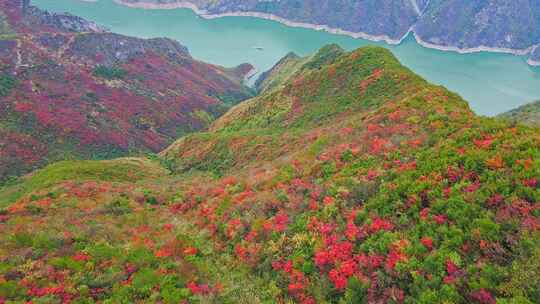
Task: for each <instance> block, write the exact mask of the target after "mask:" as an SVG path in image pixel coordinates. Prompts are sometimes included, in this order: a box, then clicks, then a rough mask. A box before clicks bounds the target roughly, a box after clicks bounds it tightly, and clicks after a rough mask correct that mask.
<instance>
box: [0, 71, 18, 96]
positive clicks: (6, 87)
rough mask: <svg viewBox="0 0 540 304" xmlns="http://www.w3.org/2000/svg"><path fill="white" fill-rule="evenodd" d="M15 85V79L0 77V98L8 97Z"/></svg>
mask: <svg viewBox="0 0 540 304" xmlns="http://www.w3.org/2000/svg"><path fill="white" fill-rule="evenodd" d="M16 85H17V79H15V78H14V77H12V76H9V75H6V74H3V75H0V97H4V96H8V95H9V94H10V93H11V90H12V89H13V88H14V87H15V86H16Z"/></svg>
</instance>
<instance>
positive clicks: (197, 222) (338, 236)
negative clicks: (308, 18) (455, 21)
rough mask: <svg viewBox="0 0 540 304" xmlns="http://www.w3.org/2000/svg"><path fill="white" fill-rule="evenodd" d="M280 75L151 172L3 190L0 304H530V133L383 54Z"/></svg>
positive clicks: (539, 191) (534, 229)
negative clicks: (475, 109)
mask: <svg viewBox="0 0 540 304" xmlns="http://www.w3.org/2000/svg"><path fill="white" fill-rule="evenodd" d="M288 59H289V60H284V61H282V63H283V64H281V65H280V66H281V68H279V67H276V68H275V69H274V70H273V71H272V72H271V73H270V74H268V75H267V77H266V79H265V81H264V82H265V83H268V84H272V85H271V86H270V87H268V88H266V89H263V93H262V94H261V95H259V96H257V97H255V98H253V99H251V100H249V101H246V102H244V103H241V104H239V105H237V106H235V107H234V108H233V109H231V110H230V111H229V112H228V113H227V114H225V115H224V116H222V117H221V118H219V119H218V120H217V121H216V122H214V123H213V124H212V126H211V128H210V129H209V130H208V131H206V132H202V133H195V134H191V135H188V136H185V137H182V138H181V139H179V140H178V141H177V142H175V143H174V144H173V145H171V146H170V147H169V148H168V149H166V150H165V151H163V152H162V153H161V154H160V155H159V158H157V159H153V160H145V159H129V160H122V159H120V160H115V161H107V162H82V163H79V162H63V163H58V164H54V165H51V166H48V167H47V168H45V169H43V170H39V171H37V172H35V173H34V174H33V175H31V176H27V177H25V178H23V179H21V180H19V181H18V182H17V183H15V184H13V185H10V186H9V187H4V188H3V189H2V190H0V198H2V200H0V205H2V206H3V208H4V209H3V210H2V211H1V212H0V229H1V231H2V234H0V244H1V246H0V302H5V301H20V302H23V301H30V300H32V301H33V302H38V301H41V302H55V301H56V302H63V303H68V302H79V303H95V302H103V303H149V302H150V303H185V302H187V303H305V304H312V303H421V304H427V303H478V304H494V303H536V302H537V299H538V298H540V294H539V293H538V291H539V290H540V264H539V261H540V259H539V257H540V247H539V245H538V244H540V243H539V241H540V234H539V229H540V205H539V202H540V183H539V180H538V177H539V176H540V136H539V134H540V133H539V131H538V129H533V128H529V127H526V126H523V125H514V124H511V123H508V122H506V121H504V120H499V119H491V118H483V117H477V116H475V115H474V114H473V113H472V112H471V111H470V110H469V109H468V107H467V104H466V102H465V101H463V100H462V99H461V98H460V97H459V96H457V95H456V94H453V93H451V92H449V91H448V90H446V89H445V88H443V87H440V86H434V85H431V84H429V83H427V82H426V81H425V80H423V79H422V78H420V77H419V76H417V75H415V74H413V73H412V72H411V71H410V70H408V69H407V68H405V67H403V66H402V65H400V64H399V62H398V61H397V60H396V59H395V57H394V56H393V55H392V54H391V53H390V52H389V51H387V50H385V49H382V48H375V47H368V48H362V49H358V50H356V51H353V52H344V51H343V50H340V49H339V48H338V47H336V46H328V47H325V48H323V49H321V50H320V51H319V52H318V53H317V54H315V55H313V56H310V57H307V58H304V59H299V58H297V57H296V56H288ZM298 60H301V61H303V63H302V64H297V63H294V62H297V61H298ZM286 62H290V63H294V64H292V65H289V64H286ZM285 67H287V68H285ZM280 71H282V72H280ZM160 166H163V168H160ZM167 171H168V172H169V174H166V172H167Z"/></svg>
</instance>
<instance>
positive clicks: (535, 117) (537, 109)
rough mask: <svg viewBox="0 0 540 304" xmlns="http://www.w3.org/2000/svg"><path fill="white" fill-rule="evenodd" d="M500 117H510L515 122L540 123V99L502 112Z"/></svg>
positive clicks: (536, 124)
mask: <svg viewBox="0 0 540 304" xmlns="http://www.w3.org/2000/svg"><path fill="white" fill-rule="evenodd" d="M499 117H501V118H505V119H508V120H510V121H513V122H515V123H522V124H527V125H531V126H539V125H540V101H536V102H532V103H528V104H526V105H523V106H521V107H519V108H517V109H514V110H511V111H508V112H506V113H503V114H500V115H499Z"/></svg>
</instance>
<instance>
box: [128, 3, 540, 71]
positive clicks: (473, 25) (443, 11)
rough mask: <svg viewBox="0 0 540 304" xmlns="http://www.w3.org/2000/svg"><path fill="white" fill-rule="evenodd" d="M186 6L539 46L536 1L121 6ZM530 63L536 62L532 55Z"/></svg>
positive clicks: (424, 38)
mask: <svg viewBox="0 0 540 304" xmlns="http://www.w3.org/2000/svg"><path fill="white" fill-rule="evenodd" d="M119 2H124V3H126V4H131V5H143V6H144V5H149V4H150V5H152V4H153V5H156V4H157V5H172V4H175V3H176V4H182V5H185V4H186V3H191V4H193V5H195V6H197V7H198V8H199V9H200V10H203V11H205V12H206V13H207V14H212V15H216V14H227V13H235V12H236V13H238V12H244V13H245V12H256V13H265V14H271V15H275V16H278V17H281V18H284V19H287V20H290V21H294V22H302V23H309V24H317V25H327V26H329V27H331V28H337V29H341V30H345V31H349V32H354V33H360V32H361V33H365V34H367V35H371V36H375V37H371V38H375V39H384V40H387V41H389V42H393V43H396V42H399V41H400V39H402V38H403V37H404V36H405V35H406V34H407V33H408V32H409V31H411V30H412V31H413V32H414V33H415V34H416V36H417V38H418V39H419V40H421V42H425V44H426V43H428V44H430V45H429V46H431V47H442V48H447V49H448V48H451V49H454V48H459V49H461V50H468V51H471V49H473V50H474V49H477V48H480V49H488V48H491V49H492V50H493V51H495V50H497V49H498V50H499V51H502V50H504V51H508V52H510V51H513V52H516V53H521V54H530V53H531V51H532V48H533V46H535V45H538V44H540V0H517V1H516V0H475V1H471V0H431V1H428V0H352V1H351V0H349V1H346V0H337V1H336V0H282V1H257V0H187V1H186V0H182V1H180V0H120V1H119ZM532 60H537V61H540V55H538V54H535V55H534V56H533V57H531V63H532Z"/></svg>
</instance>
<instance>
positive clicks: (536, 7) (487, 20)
mask: <svg viewBox="0 0 540 304" xmlns="http://www.w3.org/2000/svg"><path fill="white" fill-rule="evenodd" d="M414 31H415V33H416V34H417V35H418V37H420V38H421V39H422V40H425V41H427V42H430V43H433V44H436V45H440V46H452V47H458V48H462V49H467V48H477V47H481V46H485V47H493V48H508V49H516V50H524V49H527V48H529V47H531V46H532V45H535V44H537V43H539V42H540V1H538V0H517V1H516V0H480V1H470V0H447V1H440V0H438V1H433V3H430V5H429V7H428V9H427V10H426V12H425V13H424V15H423V16H422V18H421V19H420V20H419V22H418V23H417V24H416V25H415V27H414Z"/></svg>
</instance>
